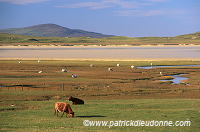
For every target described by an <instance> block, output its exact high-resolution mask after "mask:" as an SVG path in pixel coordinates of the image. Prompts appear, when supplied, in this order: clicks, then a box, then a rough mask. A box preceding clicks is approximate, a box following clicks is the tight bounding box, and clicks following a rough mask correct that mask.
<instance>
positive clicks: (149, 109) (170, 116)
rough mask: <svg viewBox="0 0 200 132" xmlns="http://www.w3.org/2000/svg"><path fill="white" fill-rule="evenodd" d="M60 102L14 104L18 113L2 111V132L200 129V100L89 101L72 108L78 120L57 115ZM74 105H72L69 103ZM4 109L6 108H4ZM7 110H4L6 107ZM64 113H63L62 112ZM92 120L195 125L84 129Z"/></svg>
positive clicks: (177, 131)
mask: <svg viewBox="0 0 200 132" xmlns="http://www.w3.org/2000/svg"><path fill="white" fill-rule="evenodd" d="M56 101H65V102H68V101H66V100H48V101H11V102H1V103H0V104H1V106H2V105H3V106H4V107H5V105H7V106H10V104H11V103H12V104H14V105H16V106H14V107H17V108H18V109H17V110H4V111H1V112H0V114H1V119H0V126H1V131H29V132H33V131H44V132H47V131H52V132H54V131H55V132H56V131H59V132H60V131H139V132H141V131H173V132H180V131H183V132H192V131H194V132H195V131H198V130H199V129H200V126H199V123H200V116H199V115H200V100H191V99H134V100H86V101H85V102H86V103H85V105H72V109H73V111H74V112H75V118H66V117H63V118H59V117H56V116H54V108H53V107H54V106H53V104H54V103H55V102H56ZM68 103H71V102H68ZM1 109H2V108H1ZM3 109H4V108H3ZM60 114H61V113H60ZM84 120H90V121H119V120H127V121H128V120H133V121H137V120H144V121H152V120H157V121H174V122H175V121H187V120H191V121H192V123H191V126H185V127H180V126H171V127H169V126H160V127H156V126H151V127H150V126H137V127H134V126H133V127H131V126H127V127H125V126H119V127H117V126H113V127H110V128H109V127H108V126H88V127H86V126H83V121H84Z"/></svg>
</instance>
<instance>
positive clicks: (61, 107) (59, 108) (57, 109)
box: [54, 102, 74, 118]
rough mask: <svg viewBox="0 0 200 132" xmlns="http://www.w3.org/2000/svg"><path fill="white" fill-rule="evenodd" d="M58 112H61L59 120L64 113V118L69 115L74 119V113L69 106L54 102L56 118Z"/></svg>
mask: <svg viewBox="0 0 200 132" xmlns="http://www.w3.org/2000/svg"><path fill="white" fill-rule="evenodd" d="M58 112H62V115H61V118H62V117H63V115H64V113H65V112H66V117H67V114H70V117H72V118H73V117H74V112H73V111H72V108H71V106H70V104H68V103H64V102H56V103H55V114H54V115H56V116H58Z"/></svg>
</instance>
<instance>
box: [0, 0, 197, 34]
mask: <svg viewBox="0 0 200 132" xmlns="http://www.w3.org/2000/svg"><path fill="white" fill-rule="evenodd" d="M199 14H200V0H0V29H6V28H22V27H28V26H33V25H38V24H48V23H53V24H58V25H60V26H63V27H67V28H71V29H82V30H86V31H91V32H98V33H102V34H106V35H116V36H128V37H147V36H159V37H173V36H177V35H182V34H189V33H195V32H197V31H200V15H199Z"/></svg>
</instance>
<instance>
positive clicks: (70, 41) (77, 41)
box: [0, 32, 200, 46]
mask: <svg viewBox="0 0 200 132" xmlns="http://www.w3.org/2000/svg"><path fill="white" fill-rule="evenodd" d="M179 44H183V45H188V44H195V45H199V44H200V35H199V32H197V33H194V34H188V35H182V36H176V37H137V38H132V37H123V36H115V37H106V38H89V37H35V36H23V35H12V34H5V33H0V45H62V46H69V45H179Z"/></svg>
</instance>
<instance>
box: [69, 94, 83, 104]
mask: <svg viewBox="0 0 200 132" xmlns="http://www.w3.org/2000/svg"><path fill="white" fill-rule="evenodd" d="M69 101H72V104H73V105H77V104H84V101H83V100H82V99H79V98H74V97H72V96H71V97H70V98H69Z"/></svg>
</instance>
